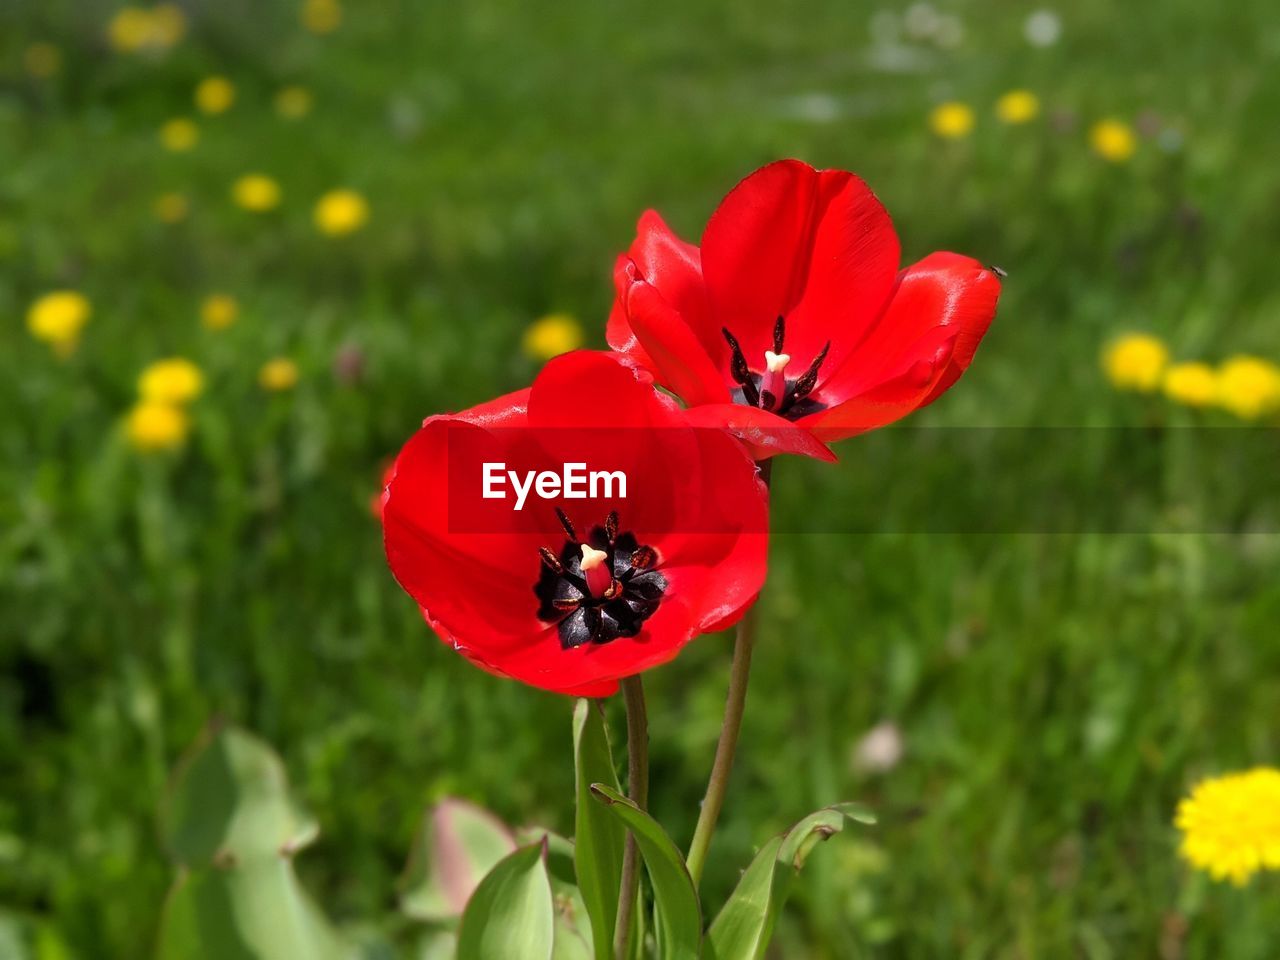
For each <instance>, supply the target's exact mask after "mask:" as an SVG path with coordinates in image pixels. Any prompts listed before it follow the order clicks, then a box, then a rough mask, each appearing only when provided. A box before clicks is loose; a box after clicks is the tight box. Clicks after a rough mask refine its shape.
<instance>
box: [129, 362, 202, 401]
mask: <svg viewBox="0 0 1280 960" xmlns="http://www.w3.org/2000/svg"><path fill="white" fill-rule="evenodd" d="M203 389H204V374H202V373H201V372H200V368H199V367H197V366H196V365H195V364H194V363H192V362H191V361H190V360H186V359H184V358H182V357H170V358H169V359H167V360H157V361H156V362H155V363H152V364H150V365H149V366H148V367H147V368H146V369H145V370H143V371H142V374H141V376H139V377H138V395H139V396H140V397H142V399H143V402H145V403H167V404H170V405H174V406H176V405H179V404H184V403H190V402H191V401H192V400H194V399H195V398H196V397H198V396H200V391H202V390H203Z"/></svg>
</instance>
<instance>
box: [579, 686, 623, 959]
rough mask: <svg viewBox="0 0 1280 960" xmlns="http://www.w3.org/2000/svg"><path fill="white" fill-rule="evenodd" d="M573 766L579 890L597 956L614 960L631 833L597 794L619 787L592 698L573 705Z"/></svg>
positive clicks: (605, 732)
mask: <svg viewBox="0 0 1280 960" xmlns="http://www.w3.org/2000/svg"><path fill="white" fill-rule="evenodd" d="M573 766H574V780H575V787H576V794H577V814H576V821H575V824H574V830H575V832H576V834H577V835H576V836H575V837H574V841H573V844H574V866H575V867H576V870H577V874H578V889H579V890H580V891H581V893H582V902H583V903H584V904H585V905H586V909H587V916H588V918H589V919H590V924H591V935H592V941H593V942H594V944H595V955H596V960H612V956H613V950H612V944H613V927H614V924H615V923H617V921H618V892H619V888H620V887H621V886H622V851H623V847H624V845H625V844H626V838H627V831H626V829H625V828H624V827H623V825H622V823H621V822H620V821H619V820H618V818H617V817H614V816H611V815H610V814H609V812H608V811H607V810H606V809H605V808H604V807H603V806H601V805H600V804H599V803H596V802H595V800H593V799H592V798H591V785H592V784H593V783H603V784H605V785H606V786H608V787H611V788H613V789H614V790H618V789H619V785H618V774H617V771H616V770H615V768H614V766H613V754H612V751H611V750H610V749H609V730H608V727H607V725H606V724H605V719H604V711H603V710H602V709H601V708H600V705H599V704H598V703H594V702H592V701H591V700H586V699H580V700H579V701H578V702H577V704H576V705H575V706H574V709H573Z"/></svg>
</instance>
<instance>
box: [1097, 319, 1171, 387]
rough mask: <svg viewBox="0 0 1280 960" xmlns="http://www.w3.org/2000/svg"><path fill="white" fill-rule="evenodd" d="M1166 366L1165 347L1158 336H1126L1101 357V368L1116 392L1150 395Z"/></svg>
mask: <svg viewBox="0 0 1280 960" xmlns="http://www.w3.org/2000/svg"><path fill="white" fill-rule="evenodd" d="M1168 364H1169V348H1168V347H1166V346H1165V345H1164V341H1163V340H1161V339H1160V338H1159V337H1153V336H1151V335H1150V334H1146V333H1130V334H1126V335H1125V336H1123V337H1120V338H1119V339H1118V340H1116V341H1114V342H1113V343H1112V344H1111V345H1110V346H1109V347H1107V349H1106V351H1104V353H1103V354H1102V369H1103V370H1104V371H1105V372H1106V374H1107V379H1108V380H1110V381H1111V384H1112V386H1114V387H1116V389H1118V390H1137V391H1139V392H1141V393H1152V392H1154V391H1155V390H1157V389H1158V388H1159V386H1160V378H1161V376H1162V375H1163V374H1164V369H1165V367H1166V366H1168Z"/></svg>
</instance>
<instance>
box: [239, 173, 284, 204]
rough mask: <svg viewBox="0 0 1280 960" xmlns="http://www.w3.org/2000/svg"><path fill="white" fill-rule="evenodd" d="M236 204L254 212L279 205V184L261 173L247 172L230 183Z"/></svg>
mask: <svg viewBox="0 0 1280 960" xmlns="http://www.w3.org/2000/svg"><path fill="white" fill-rule="evenodd" d="M231 199H232V200H234V201H235V204H236V206H238V207H242V208H244V209H245V210H250V211H252V212H254V213H263V212H265V211H267V210H274V209H275V208H276V207H278V206H279V205H280V184H278V183H276V182H275V181H274V180H272V179H271V178H270V177H268V176H266V175H265V174H261V173H247V174H245V175H244V176H243V177H241V178H240V179H239V180H237V181H236V182H235V183H233V184H232V185H231Z"/></svg>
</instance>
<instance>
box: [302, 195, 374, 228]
mask: <svg viewBox="0 0 1280 960" xmlns="http://www.w3.org/2000/svg"><path fill="white" fill-rule="evenodd" d="M312 217H313V219H314V220H315V224H316V229H317V230H319V231H320V232H321V233H323V234H326V235H328V236H330V237H339V236H342V235H344V234H348V233H354V232H355V231H357V230H359V229H360V228H361V227H363V226H364V225H365V222H366V221H367V220H368V219H369V204H368V203H367V202H366V201H365V199H364V197H362V196H361V195H360V194H358V193H356V192H355V191H354V190H330V191H329V192H328V193H326V194H325V195H324V196H323V197H321V198H320V199H319V200H317V201H316V207H315V210H314V211H313V212H312Z"/></svg>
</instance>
